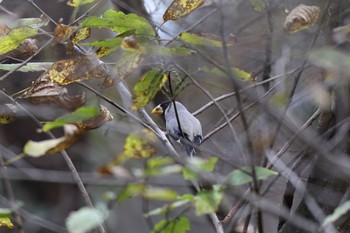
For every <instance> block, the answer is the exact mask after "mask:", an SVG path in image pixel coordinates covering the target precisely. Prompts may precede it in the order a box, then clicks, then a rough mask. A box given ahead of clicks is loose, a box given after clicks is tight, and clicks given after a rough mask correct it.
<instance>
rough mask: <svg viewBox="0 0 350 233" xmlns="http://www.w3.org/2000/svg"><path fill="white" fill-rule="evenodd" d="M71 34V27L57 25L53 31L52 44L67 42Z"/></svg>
mask: <svg viewBox="0 0 350 233" xmlns="http://www.w3.org/2000/svg"><path fill="white" fill-rule="evenodd" d="M72 33H73V28H72V27H70V26H68V25H65V24H62V23H59V24H57V26H56V28H55V31H54V36H55V41H54V44H57V43H59V42H63V41H66V40H68V39H69V37H70V36H71V35H72Z"/></svg>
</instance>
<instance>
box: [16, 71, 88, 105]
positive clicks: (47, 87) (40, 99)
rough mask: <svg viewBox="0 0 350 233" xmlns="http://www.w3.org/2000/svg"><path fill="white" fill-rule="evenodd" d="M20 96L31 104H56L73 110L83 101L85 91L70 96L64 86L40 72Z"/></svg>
mask: <svg viewBox="0 0 350 233" xmlns="http://www.w3.org/2000/svg"><path fill="white" fill-rule="evenodd" d="M21 98H23V99H26V100H27V101H29V102H30V103H32V104H56V105H58V106H59V107H62V108H65V109H68V110H75V109H77V108H78V107H80V106H81V105H83V104H84V102H85V93H84V92H81V93H80V94H78V95H75V96H70V95H69V94H68V90H67V88H65V87H62V86H60V85H58V84H57V83H54V82H52V81H51V80H50V78H49V76H48V74H47V73H46V72H45V73H44V74H42V75H41V76H40V77H39V78H38V79H37V80H36V81H35V82H33V84H32V86H31V87H30V88H29V90H28V91H26V92H25V93H24V94H23V95H22V96H21Z"/></svg>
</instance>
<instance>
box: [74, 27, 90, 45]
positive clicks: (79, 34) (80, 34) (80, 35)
mask: <svg viewBox="0 0 350 233" xmlns="http://www.w3.org/2000/svg"><path fill="white" fill-rule="evenodd" d="M90 35H91V29H90V28H88V27H86V28H80V29H78V30H77V31H76V32H74V33H73V35H72V37H71V42H72V43H73V44H77V43H78V42H79V41H82V40H85V39H87V38H89V37H90Z"/></svg>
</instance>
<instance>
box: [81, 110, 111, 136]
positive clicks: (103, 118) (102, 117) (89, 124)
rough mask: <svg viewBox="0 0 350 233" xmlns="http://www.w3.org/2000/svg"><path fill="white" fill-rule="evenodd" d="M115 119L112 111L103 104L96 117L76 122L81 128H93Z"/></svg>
mask: <svg viewBox="0 0 350 233" xmlns="http://www.w3.org/2000/svg"><path fill="white" fill-rule="evenodd" d="M111 120H113V116H112V114H111V113H110V111H109V110H108V109H107V108H106V107H105V106H103V105H100V107H99V114H98V115H97V116H95V117H91V118H88V119H87V120H84V121H82V122H81V121H78V122H75V125H77V126H78V127H79V129H83V130H91V129H96V128H98V127H100V126H101V125H103V124H104V123H106V122H107V121H111Z"/></svg>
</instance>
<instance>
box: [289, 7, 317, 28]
mask: <svg viewBox="0 0 350 233" xmlns="http://www.w3.org/2000/svg"><path fill="white" fill-rule="evenodd" d="M319 16H320V8H319V7H318V6H307V5H304V4H300V5H298V6H297V7H296V8H294V9H293V10H292V11H291V12H290V13H289V14H288V15H287V17H286V20H285V21H284V31H285V32H286V33H295V32H298V31H301V30H304V29H307V28H310V27H312V26H313V25H315V23H316V22H317V21H318V18H319Z"/></svg>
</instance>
